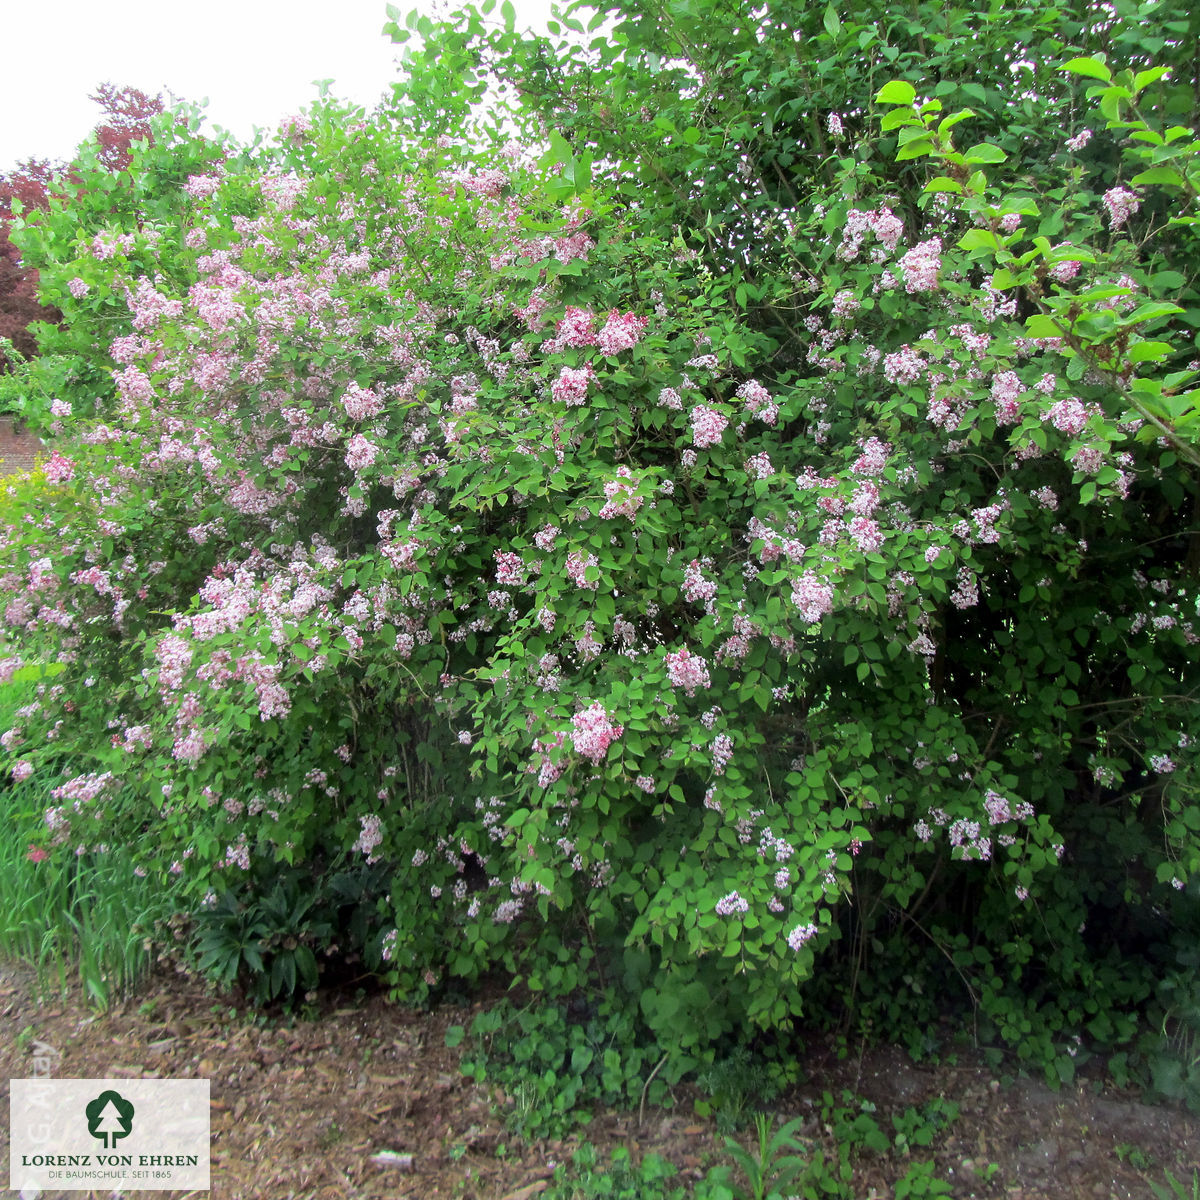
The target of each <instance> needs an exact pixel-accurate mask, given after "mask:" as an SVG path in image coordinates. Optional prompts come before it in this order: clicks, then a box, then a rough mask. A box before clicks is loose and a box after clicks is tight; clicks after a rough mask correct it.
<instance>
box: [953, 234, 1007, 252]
mask: <svg viewBox="0 0 1200 1200" xmlns="http://www.w3.org/2000/svg"><path fill="white" fill-rule="evenodd" d="M958 248H959V249H960V250H996V249H998V246H997V241H996V235H995V234H994V233H992V231H991V230H990V229H968V230H967V232H966V233H964V234H963V235H962V237H960V238H959V239H958Z"/></svg>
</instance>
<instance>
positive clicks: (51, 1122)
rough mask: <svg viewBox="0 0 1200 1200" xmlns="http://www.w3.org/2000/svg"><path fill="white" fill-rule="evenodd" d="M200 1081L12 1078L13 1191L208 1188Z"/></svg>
mask: <svg viewBox="0 0 1200 1200" xmlns="http://www.w3.org/2000/svg"><path fill="white" fill-rule="evenodd" d="M208 1098H209V1081H208V1080H207V1079H12V1080H10V1081H9V1101H8V1104H9V1128H10V1129H11V1131H12V1136H11V1139H10V1150H9V1187H11V1188H12V1189H13V1190H15V1191H28V1190H30V1189H45V1190H47V1191H68V1192H69V1191H92V1190H95V1191H97V1192H99V1191H101V1190H103V1191H105V1192H110V1191H118V1190H119V1191H122V1192H154V1191H175V1190H178V1189H188V1190H191V1191H197V1190H200V1191H207V1190H208V1166H209V1148H210V1147H209V1129H208Z"/></svg>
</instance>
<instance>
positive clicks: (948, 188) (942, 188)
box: [925, 175, 962, 195]
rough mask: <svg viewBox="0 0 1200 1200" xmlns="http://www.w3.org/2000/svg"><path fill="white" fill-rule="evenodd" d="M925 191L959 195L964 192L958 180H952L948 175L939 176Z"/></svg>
mask: <svg viewBox="0 0 1200 1200" xmlns="http://www.w3.org/2000/svg"><path fill="white" fill-rule="evenodd" d="M925 191H927V192H953V193H954V194H956V195H957V194H960V193H961V192H962V184H961V183H959V182H958V180H957V179H951V178H950V177H949V176H948V175H938V176H936V177H935V178H933V179H931V180H930V181H929V182H928V183H927V184H926V185H925Z"/></svg>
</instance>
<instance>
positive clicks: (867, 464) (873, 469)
mask: <svg viewBox="0 0 1200 1200" xmlns="http://www.w3.org/2000/svg"><path fill="white" fill-rule="evenodd" d="M858 448H859V450H860V451H861V453H860V454H859V456H858V458H856V459H855V460H854V465H853V466H852V467H851V468H850V470H852V471H853V472H854V473H855V474H856V475H881V474H882V473H883V469H884V467H886V466H887V460H888V455H889V454H891V452H892V447H891V445H890V444H889V443H888V442H881V441H880V440H879V439H878V438H877V437H869V438H867V439H866V440H865V441H862V442H859V443H858Z"/></svg>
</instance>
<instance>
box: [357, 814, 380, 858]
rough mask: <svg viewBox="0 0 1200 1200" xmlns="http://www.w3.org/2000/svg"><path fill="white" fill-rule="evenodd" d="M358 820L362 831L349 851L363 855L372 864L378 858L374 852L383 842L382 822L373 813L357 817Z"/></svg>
mask: <svg viewBox="0 0 1200 1200" xmlns="http://www.w3.org/2000/svg"><path fill="white" fill-rule="evenodd" d="M358 819H359V822H360V823H361V825H362V830H361V832H360V833H359V835H358V841H356V842H355V843H354V845H353V846H352V847H351V849H354V850H358V851H359V852H360V853H362V854H365V855H366V856H367V862H369V863H373V862H375V861H376V860H377V857H378V856H377V855H376V854H375V853H374V850H375V848H376V847H377V846H378V845H379V843H380V842H382V841H383V821H382V820H380V818H379V816H378V815H377V814H375V813H368V814H367V815H366V816H364V817H359V818H358Z"/></svg>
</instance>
